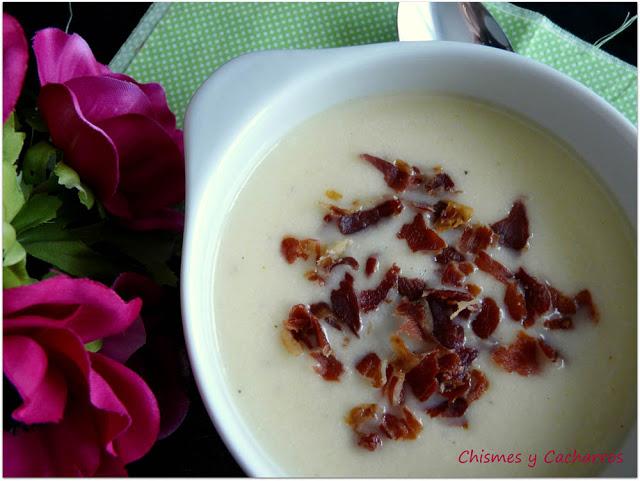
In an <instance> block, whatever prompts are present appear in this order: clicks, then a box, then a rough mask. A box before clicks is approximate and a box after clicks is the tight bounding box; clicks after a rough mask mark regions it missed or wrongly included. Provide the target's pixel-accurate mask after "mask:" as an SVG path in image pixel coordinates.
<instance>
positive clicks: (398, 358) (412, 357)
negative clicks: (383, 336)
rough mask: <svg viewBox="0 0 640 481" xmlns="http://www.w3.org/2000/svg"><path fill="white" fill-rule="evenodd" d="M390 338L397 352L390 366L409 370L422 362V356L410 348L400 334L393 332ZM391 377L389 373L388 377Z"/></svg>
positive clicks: (404, 370)
mask: <svg viewBox="0 0 640 481" xmlns="http://www.w3.org/2000/svg"><path fill="white" fill-rule="evenodd" d="M389 340H390V341H391V348H392V349H393V352H394V354H395V356H394V358H393V359H392V360H391V364H390V365H389V367H391V368H392V369H397V370H399V371H403V372H409V371H410V370H411V369H413V368H414V367H415V366H416V365H417V364H418V363H419V362H420V356H418V355H417V354H416V353H414V352H413V351H412V350H411V349H409V348H408V347H407V345H406V344H405V343H404V341H403V340H402V338H401V337H400V336H399V335H397V334H392V335H391V336H390V338H389ZM390 378H391V376H390V375H387V379H390Z"/></svg>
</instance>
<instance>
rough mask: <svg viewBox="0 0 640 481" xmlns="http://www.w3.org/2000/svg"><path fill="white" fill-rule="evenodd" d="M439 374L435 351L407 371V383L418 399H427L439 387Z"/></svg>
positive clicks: (421, 400)
mask: <svg viewBox="0 0 640 481" xmlns="http://www.w3.org/2000/svg"><path fill="white" fill-rule="evenodd" d="M437 374H438V361H437V357H436V353H435V352H431V353H429V354H427V355H426V356H425V357H424V358H422V360H421V361H420V363H418V364H417V365H416V366H415V367H414V368H413V369H411V370H410V371H409V372H408V373H407V377H406V380H407V384H408V385H409V387H410V388H411V391H412V392H413V395H414V396H415V397H416V398H417V399H418V401H420V402H423V401H426V400H427V399H429V398H430V397H431V395H432V394H434V393H435V392H436V390H437V389H438V382H437V381H436V375H437Z"/></svg>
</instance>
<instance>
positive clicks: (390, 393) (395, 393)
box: [382, 366, 405, 406]
mask: <svg viewBox="0 0 640 481" xmlns="http://www.w3.org/2000/svg"><path fill="white" fill-rule="evenodd" d="M389 367H391V369H389ZM404 376H405V374H404V372H403V371H400V370H399V371H394V370H393V368H392V366H388V368H387V382H386V383H385V385H384V386H383V387H382V393H383V394H384V395H385V396H387V399H388V400H389V404H390V405H391V406H399V405H400V404H403V403H404Z"/></svg>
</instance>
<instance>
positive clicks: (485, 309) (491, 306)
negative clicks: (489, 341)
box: [471, 297, 502, 339]
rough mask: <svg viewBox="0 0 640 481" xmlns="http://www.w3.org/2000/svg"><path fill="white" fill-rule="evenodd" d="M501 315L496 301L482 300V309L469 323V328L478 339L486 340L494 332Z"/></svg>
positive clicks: (488, 298) (487, 298)
mask: <svg viewBox="0 0 640 481" xmlns="http://www.w3.org/2000/svg"><path fill="white" fill-rule="evenodd" d="M501 317H502V314H501V312H500V308H499V307H498V304H496V301H494V300H493V299H492V298H490V297H486V298H484V299H483V300H482V309H480V312H479V313H478V315H477V316H476V317H475V319H474V320H473V321H471V328H472V330H473V332H474V333H475V335H476V336H478V337H479V338H480V339H486V338H488V337H489V336H490V335H491V334H493V331H495V330H496V328H497V327H498V324H499V323H500V318H501Z"/></svg>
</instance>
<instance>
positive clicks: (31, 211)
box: [12, 194, 62, 233]
mask: <svg viewBox="0 0 640 481" xmlns="http://www.w3.org/2000/svg"><path fill="white" fill-rule="evenodd" d="M61 205H62V201H61V200H60V199H58V198H57V197H54V196H52V195H47V194H36V195H34V196H32V197H31V198H30V199H29V200H28V201H27V202H26V203H25V204H24V206H22V209H20V212H18V214H17V215H16V216H15V217H14V219H13V222H12V224H13V227H14V228H15V229H16V231H17V232H18V233H20V232H24V231H26V230H29V229H33V228H34V227H37V226H39V225H40V224H44V223H45V222H48V221H50V220H52V219H55V217H56V212H58V209H59V208H60V206H61Z"/></svg>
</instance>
